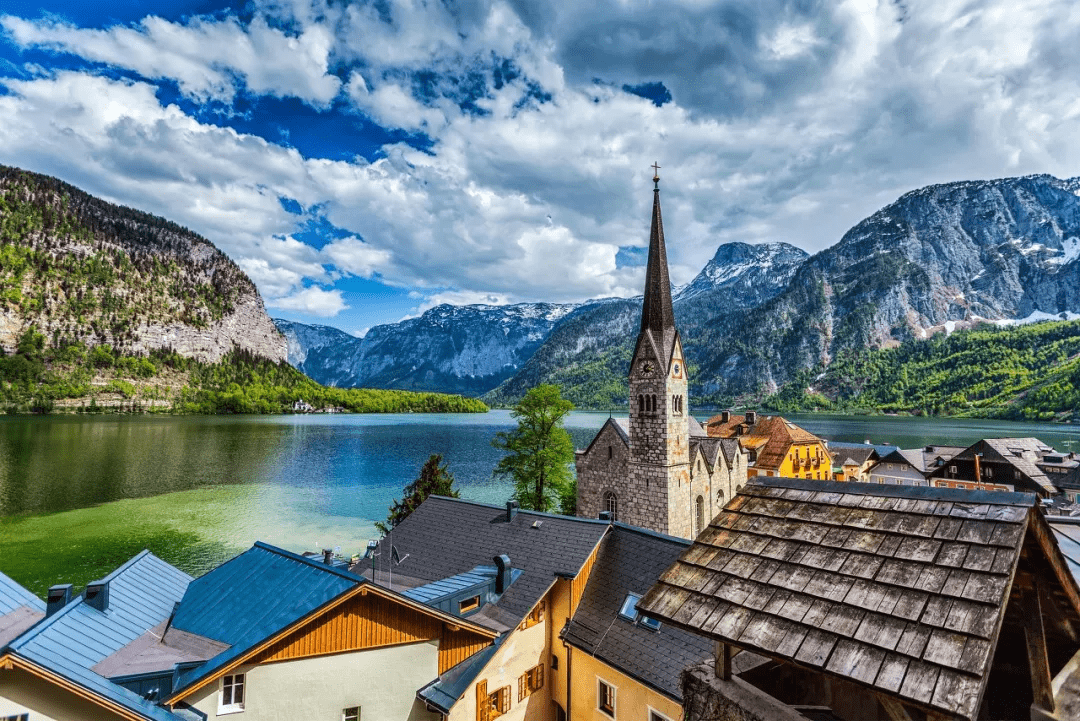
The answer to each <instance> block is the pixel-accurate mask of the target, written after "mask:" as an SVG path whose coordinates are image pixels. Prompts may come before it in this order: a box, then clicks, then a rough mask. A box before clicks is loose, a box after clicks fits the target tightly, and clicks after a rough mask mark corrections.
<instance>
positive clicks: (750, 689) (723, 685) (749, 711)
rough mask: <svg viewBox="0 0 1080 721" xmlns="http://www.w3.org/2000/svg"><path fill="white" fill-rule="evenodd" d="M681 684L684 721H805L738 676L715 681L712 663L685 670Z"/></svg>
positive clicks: (784, 705)
mask: <svg viewBox="0 0 1080 721" xmlns="http://www.w3.org/2000/svg"><path fill="white" fill-rule="evenodd" d="M680 683H681V686H682V696H683V714H684V715H683V718H684V719H685V721H807V718H806V716H803V715H802V714H801V713H799V712H798V711H796V710H794V709H793V708H791V707H790V706H788V705H786V704H783V703H781V702H780V701H778V700H776V699H775V698H773V697H772V696H769V695H768V694H766V693H765V692H764V691H760V690H759V689H757V688H755V687H754V686H752V685H751V684H749V683H747V682H746V681H743V680H742V679H740V678H739V677H737V676H732V678H731V680H730V681H724V680H721V679H719V678H717V677H716V674H715V673H714V671H713V667H712V664H711V663H703V664H700V665H697V666H691V667H689V668H687V669H684V670H683V672H682V677H681V678H680Z"/></svg>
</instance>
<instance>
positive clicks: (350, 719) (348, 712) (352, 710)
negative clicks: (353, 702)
mask: <svg viewBox="0 0 1080 721" xmlns="http://www.w3.org/2000/svg"><path fill="white" fill-rule="evenodd" d="M341 721H360V707H359V706H350V707H349V708H347V709H343V710H342V712H341Z"/></svg>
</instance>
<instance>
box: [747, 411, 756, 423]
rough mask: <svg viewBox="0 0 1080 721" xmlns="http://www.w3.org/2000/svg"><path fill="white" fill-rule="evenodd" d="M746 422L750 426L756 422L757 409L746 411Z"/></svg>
mask: <svg viewBox="0 0 1080 721" xmlns="http://www.w3.org/2000/svg"><path fill="white" fill-rule="evenodd" d="M746 422H747V424H749V425H751V426H752V425H754V424H755V423H757V411H747V412H746Z"/></svg>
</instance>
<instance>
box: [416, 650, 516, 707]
mask: <svg viewBox="0 0 1080 721" xmlns="http://www.w3.org/2000/svg"><path fill="white" fill-rule="evenodd" d="M505 639H506V636H503V637H501V638H500V639H499V640H498V642H496V643H494V644H492V645H490V646H488V647H487V648H485V649H484V650H483V651H479V652H477V653H474V654H473V655H472V656H469V657H468V658H467V659H465V660H464V661H462V662H461V663H459V664H458V665H456V666H454V667H453V668H450V669H448V670H447V671H445V672H444V673H442V674H441V675H440V676H439V677H438V678H437V679H435V680H434V681H432V682H431V683H429V684H428V685H427V686H424V687H423V688H422V689H420V690H419V691H417V692H416V696H417V698H419V699H420V700H421V701H424V702H425V703H428V704H431V705H432V706H435V707H436V708H438V709H439V710H440V711H442V713H443V715H444V716H445V715H448V714H449V713H450V710H451V709H452V708H453V707H454V704H456V703H457V702H458V699H459V698H461V695H462V694H463V693H465V692H466V691H468V690H469V686H471V685H472V682H473V681H475V680H476V677H477V676H479V675H480V672H481V671H483V670H484V666H487V663H488V661H490V660H491V658H492V657H493V656H494V655H495V652H496V651H498V650H499V646H500V645H501V643H502V642H503V641H504V640H505Z"/></svg>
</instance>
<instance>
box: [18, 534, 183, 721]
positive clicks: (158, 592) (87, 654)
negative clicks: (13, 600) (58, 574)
mask: <svg viewBox="0 0 1080 721" xmlns="http://www.w3.org/2000/svg"><path fill="white" fill-rule="evenodd" d="M190 582H191V577H190V576H188V575H187V574H186V573H183V572H182V571H179V570H177V569H176V568H174V567H173V566H171V565H169V564H168V563H166V562H165V561H163V560H161V559H160V558H158V557H156V556H154V555H153V554H152V553H149V552H148V551H143V552H142V553H140V554H138V555H137V556H135V557H134V558H132V559H131V560H129V561H128V562H127V563H125V564H124V565H122V566H121V567H120V568H118V569H116V570H115V571H113V572H112V573H111V574H109V575H108V576H106V577H105V578H103V579H100V580H98V581H94V582H92V583H90V584H88V585H87V587H86V590H85V591H84V592H83V593H82V594H80V595H79V596H77V597H75V598H72V597H71V586H70V585H66V584H65V585H60V586H54V587H53V588H51V589H49V595H48V598H47V603H46V604H45V606H44V608H42V607H41V605H40V602H38V603H37V604H34V603H33V602H32V601H26V602H25V603H24V606H23V608H30V609H31V613H33V614H38V615H40V614H41V612H42V611H44V617H39V618H38V620H37V621H36V622H35V623H34V624H33V625H31V626H29V627H28V628H25V629H24V630H23V631H22V632H21V633H20V634H19V635H18V636H15V637H14V638H10V635H9V634H5V635H6V636H8V640H7V641H6V644H0V718H9V719H12V718H13V719H18V720H19V721H29V720H32V721H38V719H42V720H45V719H49V720H55V721H85V720H86V719H94V720H95V721H98V720H99V719H100V720H101V721H114V720H119V719H123V720H124V721H193V719H194V718H195V717H192V716H182V715H178V714H174V713H172V712H170V711H169V710H168V709H165V708H163V707H161V706H160V705H158V704H157V703H156V701H157V700H160V699H149V698H147V697H145V696H144V695H142V694H140V693H136V692H135V691H132V690H131V689H128V688H125V687H124V686H122V685H120V684H117V683H115V682H113V681H112V680H110V679H109V678H107V677H106V676H105V675H103V674H102V673H100V672H99V670H98V669H97V665H98V664H99V663H100V662H102V661H104V660H105V659H106V658H107V657H108V656H110V655H111V654H113V653H115V652H116V651H118V650H120V649H121V648H123V647H124V646H125V645H127V644H128V643H130V642H132V641H134V640H135V639H136V638H138V637H139V636H140V635H142V634H143V633H145V632H146V631H147V630H148V629H149V628H151V627H152V626H154V625H156V624H159V623H162V622H164V621H165V620H166V619H168V618H169V615H170V613H171V612H172V610H173V608H174V606H175V604H176V603H177V602H178V601H179V600H180V599H181V598H182V597H183V595H184V591H185V589H186V588H187V585H188V583H190ZM8 593H10V591H8ZM0 604H3V602H2V601H0ZM10 615H11V614H6V615H5V616H4V617H3V618H4V619H5V620H6V619H7V618H8V617H9V616H10ZM21 623H22V624H25V623H26V620H25V617H24V619H23V621H22V622H21Z"/></svg>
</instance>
